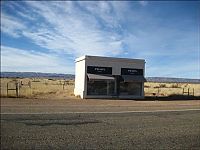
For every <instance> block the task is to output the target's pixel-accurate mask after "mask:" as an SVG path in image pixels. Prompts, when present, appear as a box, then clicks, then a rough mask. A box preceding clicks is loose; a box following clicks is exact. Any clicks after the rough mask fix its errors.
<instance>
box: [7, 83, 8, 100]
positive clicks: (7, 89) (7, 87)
mask: <svg viewBox="0 0 200 150" xmlns="http://www.w3.org/2000/svg"><path fill="white" fill-rule="evenodd" d="M7 97H8V83H7Z"/></svg>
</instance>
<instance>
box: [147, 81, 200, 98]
mask: <svg viewBox="0 0 200 150" xmlns="http://www.w3.org/2000/svg"><path fill="white" fill-rule="evenodd" d="M183 89H184V92H188V89H189V94H190V95H193V90H194V96H200V84H192V83H155V82H146V83H145V89H144V90H145V95H146V96H152V95H156V96H170V95H183ZM187 94H188V93H184V95H187Z"/></svg>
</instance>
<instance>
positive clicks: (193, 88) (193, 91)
mask: <svg viewBox="0 0 200 150" xmlns="http://www.w3.org/2000/svg"><path fill="white" fill-rule="evenodd" d="M192 93H193V96H194V88H193V92H192Z"/></svg>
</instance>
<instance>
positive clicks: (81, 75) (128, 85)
mask: <svg viewBox="0 0 200 150" xmlns="http://www.w3.org/2000/svg"><path fill="white" fill-rule="evenodd" d="M75 63H76V64H75V89H74V94H75V95H76V96H80V97H81V98H121V99H134V98H144V82H145V78H144V72H145V61H144V60H142V59H127V58H113V57H99V56H82V57H79V58H77V59H76V60H75Z"/></svg>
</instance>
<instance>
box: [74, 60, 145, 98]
mask: <svg viewBox="0 0 200 150" xmlns="http://www.w3.org/2000/svg"><path fill="white" fill-rule="evenodd" d="M75 62H76V65H75V89H74V94H75V95H76V96H78V95H79V96H80V97H81V98H90V97H91V96H87V73H86V71H87V66H101V67H112V75H121V68H136V69H143V71H144V73H145V61H144V60H141V59H124V58H112V57H97V56H82V57H79V58H77V59H76V61H75ZM142 95H144V83H142ZM97 97H98V96H97ZM99 97H100V98H101V97H102V96H100V95H99ZM119 98H123V97H119ZM124 98H125V97H124ZM127 98H133V97H130V96H127ZM136 98H143V96H141V97H136Z"/></svg>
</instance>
